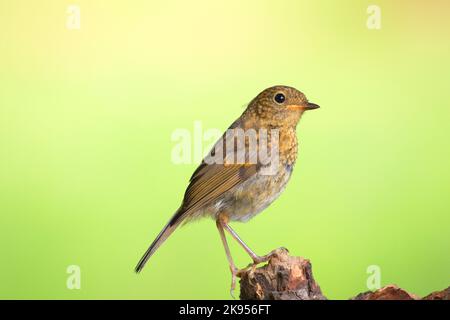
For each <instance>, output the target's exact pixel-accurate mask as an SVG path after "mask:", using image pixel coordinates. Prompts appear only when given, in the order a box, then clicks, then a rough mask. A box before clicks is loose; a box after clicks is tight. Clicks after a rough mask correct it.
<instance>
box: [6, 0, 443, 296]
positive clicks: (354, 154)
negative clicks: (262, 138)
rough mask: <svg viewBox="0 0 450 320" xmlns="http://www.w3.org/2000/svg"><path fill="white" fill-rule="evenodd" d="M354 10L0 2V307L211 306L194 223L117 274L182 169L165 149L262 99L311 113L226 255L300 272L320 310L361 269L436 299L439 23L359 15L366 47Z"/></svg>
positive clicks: (206, 232) (225, 292)
mask: <svg viewBox="0 0 450 320" xmlns="http://www.w3.org/2000/svg"><path fill="white" fill-rule="evenodd" d="M69 4H78V5H79V6H80V9H81V29H80V30H68V29H67V28H66V19H67V13H66V10H67V6H68V5H69ZM370 4H372V1H370V2H369V1H349V0H347V1H331V0H329V1H325V0H323V1H276V2H275V1H260V0H258V1H256V0H254V1H234V0H233V1H221V2H219V1H198V0H194V1H131V2H126V1H123V2H121V3H119V1H115V2H113V1H100V0H96V1H92V0H89V1H88V0H83V1H81V0H77V1H70V2H69V1H56V0H55V1H49V0H42V1H24V0H21V1H5V0H1V1H0V152H1V154H0V247H1V256H0V298H12V299H17V298H39V299H47V298H63V299H79V298H88V299H92V298H106V299H109V298H139V299H141V298H150V299H154V298H157V299H165V298H176V299H182V298H192V299H197V298H203V299H229V298H230V295H229V286H230V274H229V270H228V266H227V262H226V258H225V253H224V251H223V248H222V245H221V242H220V240H219V236H218V234H217V231H216V227H215V224H214V223H213V222H212V221H211V220H208V219H206V220H203V221H199V222H198V223H194V224H191V225H188V226H186V227H184V228H181V229H179V230H178V231H177V232H175V233H174V234H173V236H172V237H171V238H169V240H168V241H167V242H166V243H165V244H164V246H162V247H161V249H160V250H159V251H158V252H157V253H156V254H155V255H154V256H153V258H152V259H151V260H150V261H149V263H148V265H147V266H146V268H145V269H144V271H143V273H142V274H140V275H136V274H134V273H133V268H134V266H135V264H136V262H137V261H138V259H139V258H140V257H141V255H142V253H143V252H144V251H145V249H146V248H147V246H148V244H149V243H150V242H151V240H153V238H154V237H155V236H156V235H157V233H158V232H159V231H160V229H161V228H162V226H163V225H164V224H165V223H166V221H167V220H168V219H169V217H170V216H171V214H172V213H173V212H174V211H175V210H176V208H177V207H178V205H179V204H180V201H181V198H182V195H183V192H184V189H185V187H186V185H187V181H188V179H189V177H190V174H191V173H192V171H193V170H194V169H195V167H196V164H195V163H193V164H191V165H174V164H173V162H172V161H171V150H172V148H173V147H174V142H172V141H171V138H170V137H171V134H172V132H173V131H174V130H175V129H177V128H186V129H189V130H192V129H193V123H194V121H196V120H199V121H202V125H203V127H204V129H208V128H219V129H221V130H224V129H225V128H227V127H228V125H229V124H230V123H231V122H232V121H233V120H234V119H235V118H237V117H238V116H239V115H240V114H241V112H242V111H243V109H244V106H245V104H246V103H248V101H250V100H251V99H252V98H253V97H254V96H255V95H256V94H257V93H259V92H260V91H261V90H263V89H264V88H266V87H269V86H272V85H275V84H285V85H291V86H294V87H296V88H298V89H300V90H301V91H303V92H304V93H305V94H306V95H307V97H308V98H309V99H310V100H311V101H313V102H315V103H318V104H320V105H321V106H322V108H321V109H319V110H316V111H314V112H310V113H308V114H306V115H305V116H304V117H303V119H302V121H301V123H300V126H299V130H298V136H299V139H300V154H299V160H298V163H297V167H296V169H295V171H294V175H293V177H292V180H291V182H290V185H289V186H288V188H287V190H286V192H285V193H284V194H283V195H282V196H281V197H280V199H279V200H278V201H276V202H275V203H274V204H273V205H272V206H270V207H269V208H268V209H267V210H265V211H264V213H262V214H261V215H259V216H257V217H256V218H255V219H253V220H252V221H250V222H249V223H246V224H235V225H234V226H235V228H236V230H237V231H238V232H239V234H240V235H241V236H242V238H243V239H245V240H246V241H247V242H248V244H249V245H250V246H251V247H252V248H253V249H254V250H255V251H256V252H258V253H260V254H264V253H267V252H268V251H270V250H272V249H274V248H276V247H279V246H285V247H287V248H289V249H290V251H291V253H292V254H294V255H301V256H304V257H307V258H309V259H311V261H312V263H313V270H314V274H315V277H316V280H317V281H318V282H319V284H320V286H321V287H322V290H323V291H324V293H325V295H327V296H328V297H329V298H336V299H346V298H348V297H350V296H353V295H355V294H356V293H358V292H361V291H366V290H367V287H366V280H367V277H368V274H367V273H366V270H367V267H368V266H370V265H378V266H379V267H380V270H381V283H382V285H386V284H390V283H395V284H397V285H399V286H401V287H403V288H405V289H406V290H409V291H411V292H413V293H416V294H418V295H424V294H427V293H429V292H431V291H434V290H440V289H443V288H445V287H447V286H448V285H449V284H450V283H449V280H450V277H449V275H450V273H449V270H450V255H449V251H450V218H449V211H450V196H449V195H450V170H449V163H450V148H449V147H450V145H449V137H450V126H449V120H450V109H449V107H450V93H449V80H450V79H449V78H450V76H449V72H450V59H449V58H450V57H449V52H450V43H449V33H450V31H449V30H450V20H449V14H450V11H449V8H450V5H449V2H448V1H406V0H404V1H387V0H386V1H382V0H377V1H375V4H377V5H379V6H380V7H381V10H382V11H381V13H382V28H381V30H369V29H368V28H367V27H366V20H367V18H368V14H367V13H366V10H367V7H368V6H369V5H370ZM232 251H233V255H234V257H235V259H236V260H237V262H238V264H239V266H244V265H246V264H247V263H249V258H248V257H247V256H246V255H245V253H244V252H243V251H242V250H241V249H240V248H238V247H237V246H236V245H235V244H233V246H232ZM69 265H79V266H80V268H81V289H80V290H68V289H67V288H66V279H67V277H68V274H67V273H66V268H67V267H68V266H69Z"/></svg>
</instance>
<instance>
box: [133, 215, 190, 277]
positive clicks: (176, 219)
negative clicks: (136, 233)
mask: <svg viewBox="0 0 450 320" xmlns="http://www.w3.org/2000/svg"><path fill="white" fill-rule="evenodd" d="M183 216H184V215H182V213H181V212H180V211H179V210H178V211H177V212H175V214H174V215H173V217H172V219H170V221H169V222H168V223H167V224H166V226H165V227H164V228H163V229H162V230H161V232H160V233H159V234H158V236H157V237H156V239H155V240H153V242H152V244H151V245H150V247H149V248H148V249H147V251H146V252H145V253H144V255H143V256H142V258H141V260H139V262H138V264H137V266H136V268H135V269H134V271H135V272H136V273H139V272H141V270H142V269H143V268H144V266H145V264H146V263H147V261H148V259H150V257H151V256H152V255H153V254H154V253H155V251H156V250H157V249H158V248H159V247H160V246H161V245H162V244H163V242H164V241H166V239H167V238H168V237H169V236H170V235H171V234H172V232H174V231H175V229H176V228H177V227H178V226H179V224H180V223H181V222H182V221H183V220H184V218H183Z"/></svg>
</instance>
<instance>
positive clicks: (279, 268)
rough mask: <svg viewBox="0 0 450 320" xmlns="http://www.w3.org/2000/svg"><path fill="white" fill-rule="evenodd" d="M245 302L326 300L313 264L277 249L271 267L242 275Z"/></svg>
mask: <svg viewBox="0 0 450 320" xmlns="http://www.w3.org/2000/svg"><path fill="white" fill-rule="evenodd" d="M240 284H241V295H240V297H241V299H242V300H325V299H326V298H325V297H324V296H323V294H322V291H321V290H320V287H319V285H318V284H317V283H316V282H315V280H314V277H313V274H312V268H311V263H310V262H309V260H307V259H304V258H301V257H291V256H289V255H288V251H287V250H286V249H282V248H280V249H277V250H275V251H274V254H273V256H272V257H271V258H270V260H269V263H268V264H267V265H265V266H263V267H260V268H257V269H250V270H247V271H245V272H242V273H241V280H240Z"/></svg>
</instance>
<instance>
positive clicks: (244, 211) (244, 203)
mask: <svg viewBox="0 0 450 320" xmlns="http://www.w3.org/2000/svg"><path fill="white" fill-rule="evenodd" d="M292 168H293V165H284V164H281V165H280V166H279V169H278V170H277V172H276V173H275V174H272V175H264V174H262V173H258V174H256V175H255V176H254V177H252V178H250V179H248V180H247V181H245V182H244V183H243V184H242V185H239V186H238V187H236V188H234V189H232V190H230V191H229V192H227V193H226V194H224V195H223V196H222V197H221V199H219V200H218V201H216V202H215V203H214V204H212V205H211V206H210V208H209V210H208V211H210V212H213V213H215V214H216V215H217V214H219V213H224V214H227V215H228V217H229V219H230V220H232V221H242V222H245V221H247V220H249V219H251V218H252V217H254V216H255V215H257V214H258V213H260V212H261V211H262V210H264V209H265V208H267V207H268V206H269V205H270V204H271V203H272V202H273V201H275V200H276V199H277V198H278V196H279V195H280V194H281V193H282V192H283V190H284V189H285V187H286V184H287V183H288V181H289V178H290V177H291V174H292Z"/></svg>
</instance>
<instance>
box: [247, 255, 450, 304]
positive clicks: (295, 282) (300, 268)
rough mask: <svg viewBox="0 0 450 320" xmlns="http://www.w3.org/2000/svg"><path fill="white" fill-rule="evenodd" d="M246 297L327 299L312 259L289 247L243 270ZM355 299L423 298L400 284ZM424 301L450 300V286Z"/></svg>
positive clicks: (359, 295)
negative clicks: (294, 252) (314, 274)
mask: <svg viewBox="0 0 450 320" xmlns="http://www.w3.org/2000/svg"><path fill="white" fill-rule="evenodd" d="M240 277H241V280H240V284H241V294H240V298H241V299H242V300H326V297H325V296H324V295H323V294H322V291H321V290H320V287H319V285H318V284H317V282H316V281H315V280H314V277H313V273H312V266H311V263H310V261H309V260H307V259H304V258H302V257H292V256H289V254H288V251H287V250H286V249H283V248H280V249H277V250H275V251H274V254H273V255H272V257H271V258H270V260H269V262H268V263H267V264H266V265H264V266H262V267H259V268H256V267H255V268H249V269H246V270H243V271H241V272H240ZM351 300H421V298H420V297H418V296H417V295H415V294H411V293H408V292H407V291H405V290H403V289H402V288H399V287H397V286H396V285H388V286H385V287H383V288H380V289H378V290H376V291H367V292H363V293H360V294H358V295H356V296H355V297H353V298H351ZM422 300H450V287H448V288H447V289H444V290H442V291H436V292H433V293H431V294H429V295H427V296H426V297H424V298H423V299H422Z"/></svg>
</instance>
